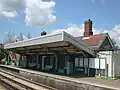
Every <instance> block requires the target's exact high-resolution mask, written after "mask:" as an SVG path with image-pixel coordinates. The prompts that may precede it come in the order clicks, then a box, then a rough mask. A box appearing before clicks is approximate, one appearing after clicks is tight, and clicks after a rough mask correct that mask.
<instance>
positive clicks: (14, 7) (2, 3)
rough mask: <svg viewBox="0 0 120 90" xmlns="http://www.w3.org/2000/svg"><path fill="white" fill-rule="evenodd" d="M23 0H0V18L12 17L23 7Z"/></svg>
mask: <svg viewBox="0 0 120 90" xmlns="http://www.w3.org/2000/svg"><path fill="white" fill-rule="evenodd" d="M25 3H26V2H25V0H0V18H14V17H16V16H17V13H18V12H22V11H23V10H24V9H25Z"/></svg>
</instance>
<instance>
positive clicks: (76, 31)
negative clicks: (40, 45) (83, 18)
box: [52, 24, 100, 37]
mask: <svg viewBox="0 0 120 90" xmlns="http://www.w3.org/2000/svg"><path fill="white" fill-rule="evenodd" d="M59 31H66V32H67V33H69V34H71V35H73V36H75V37H78V36H83V33H84V24H82V25H76V24H68V27H67V28H66V29H57V30H55V31H53V32H52V33H54V32H59ZM93 33H94V34H98V33H100V31H99V30H97V29H96V28H93Z"/></svg>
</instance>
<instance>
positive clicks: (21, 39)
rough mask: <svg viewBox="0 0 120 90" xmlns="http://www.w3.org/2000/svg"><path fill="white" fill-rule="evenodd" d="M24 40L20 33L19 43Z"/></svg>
mask: <svg viewBox="0 0 120 90" xmlns="http://www.w3.org/2000/svg"><path fill="white" fill-rule="evenodd" d="M23 40H24V38H23V33H22V32H21V33H20V36H19V41H23Z"/></svg>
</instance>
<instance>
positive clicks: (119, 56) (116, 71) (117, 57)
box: [113, 52, 120, 77]
mask: <svg viewBox="0 0 120 90" xmlns="http://www.w3.org/2000/svg"><path fill="white" fill-rule="evenodd" d="M113 66H114V67H113V75H115V76H117V77H120V53H118V52H114V53H113Z"/></svg>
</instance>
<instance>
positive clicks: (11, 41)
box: [4, 31, 16, 44]
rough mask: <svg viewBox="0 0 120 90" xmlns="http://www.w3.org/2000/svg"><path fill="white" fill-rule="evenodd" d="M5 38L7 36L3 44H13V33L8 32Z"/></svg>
mask: <svg viewBox="0 0 120 90" xmlns="http://www.w3.org/2000/svg"><path fill="white" fill-rule="evenodd" d="M6 36H7V37H6V40H5V41H4V44H8V43H14V42H15V41H16V38H15V35H14V32H11V31H9V32H8V33H7V34H6Z"/></svg>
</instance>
